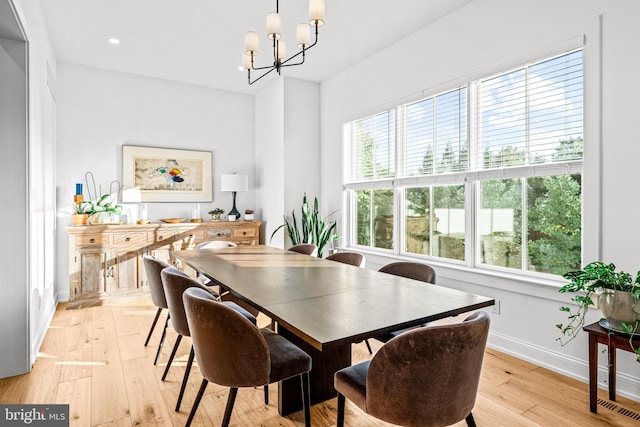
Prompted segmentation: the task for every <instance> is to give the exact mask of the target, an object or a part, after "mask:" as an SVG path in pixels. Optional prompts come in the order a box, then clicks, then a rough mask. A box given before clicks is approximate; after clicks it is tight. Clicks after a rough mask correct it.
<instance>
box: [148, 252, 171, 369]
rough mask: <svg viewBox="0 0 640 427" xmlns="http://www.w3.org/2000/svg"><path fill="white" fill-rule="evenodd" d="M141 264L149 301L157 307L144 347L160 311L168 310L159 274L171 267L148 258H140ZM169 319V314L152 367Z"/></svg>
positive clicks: (158, 352)
mask: <svg viewBox="0 0 640 427" xmlns="http://www.w3.org/2000/svg"><path fill="white" fill-rule="evenodd" d="M142 262H143V263H144V270H145V272H146V273H147V280H149V292H150V293H151V301H152V302H153V305H155V306H156V307H158V311H156V317H155V318H154V319H153V323H152V324H151V328H150V329H149V334H148V335H147V339H146V340H145V342H144V346H145V347H146V346H147V344H149V339H151V334H152V333H153V330H154V329H155V327H156V323H158V319H159V318H160V313H162V309H166V308H168V307H167V298H166V297H165V296H164V288H163V287H162V277H161V276H160V272H161V271H162V270H163V269H165V268H167V267H171V265H170V264H168V263H166V262H164V261H162V260H159V259H156V258H153V257H150V256H144V257H143V258H142ZM170 317H171V316H170V314H169V313H167V320H166V321H165V322H164V329H162V335H161V337H160V342H159V343H158V351H156V358H155V359H154V360H153V364H154V365H155V364H157V363H158V357H159V356H160V350H162V345H163V344H164V339H165V337H166V336H167V326H168V325H169V318H170Z"/></svg>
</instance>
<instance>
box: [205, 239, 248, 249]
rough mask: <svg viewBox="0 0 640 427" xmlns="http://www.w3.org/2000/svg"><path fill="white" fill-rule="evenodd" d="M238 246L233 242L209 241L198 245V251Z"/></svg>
mask: <svg viewBox="0 0 640 427" xmlns="http://www.w3.org/2000/svg"><path fill="white" fill-rule="evenodd" d="M236 246H238V245H236V244H235V243H233V242H227V241H226V240H209V241H207V242H201V243H198V245H197V246H196V249H221V248H235V247H236Z"/></svg>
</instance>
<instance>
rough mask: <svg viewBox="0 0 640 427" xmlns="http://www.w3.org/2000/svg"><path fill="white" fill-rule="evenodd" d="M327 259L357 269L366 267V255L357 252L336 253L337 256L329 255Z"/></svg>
mask: <svg viewBox="0 0 640 427" xmlns="http://www.w3.org/2000/svg"><path fill="white" fill-rule="evenodd" d="M327 259H328V260H330V261H337V262H341V263H343V264H349V265H354V266H356V267H364V255H362V254H359V253H357V252H348V251H346V252H336V253H335V254H331V255H329V256H328V257H327Z"/></svg>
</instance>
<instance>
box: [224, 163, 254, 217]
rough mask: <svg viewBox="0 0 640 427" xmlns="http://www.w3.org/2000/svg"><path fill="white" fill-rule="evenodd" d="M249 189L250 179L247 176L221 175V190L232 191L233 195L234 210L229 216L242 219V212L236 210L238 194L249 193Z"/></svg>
mask: <svg viewBox="0 0 640 427" xmlns="http://www.w3.org/2000/svg"><path fill="white" fill-rule="evenodd" d="M248 189H249V177H248V176H247V175H237V174H235V173H234V174H225V175H220V190H221V191H231V194H232V195H233V209H231V210H230V211H229V213H228V215H235V216H236V218H237V219H239V218H240V212H238V209H236V192H238V191H247V190H248Z"/></svg>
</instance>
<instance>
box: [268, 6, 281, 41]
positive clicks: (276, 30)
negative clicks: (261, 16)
mask: <svg viewBox="0 0 640 427" xmlns="http://www.w3.org/2000/svg"><path fill="white" fill-rule="evenodd" d="M281 33H282V25H281V23H280V15H278V14H277V13H276V12H271V13H269V14H268V15H267V37H269V38H270V39H271V40H273V39H274V38H275V39H276V40H278V39H279V38H280V34H281Z"/></svg>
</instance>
